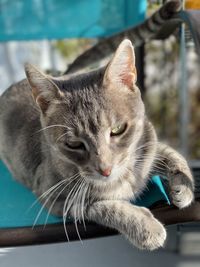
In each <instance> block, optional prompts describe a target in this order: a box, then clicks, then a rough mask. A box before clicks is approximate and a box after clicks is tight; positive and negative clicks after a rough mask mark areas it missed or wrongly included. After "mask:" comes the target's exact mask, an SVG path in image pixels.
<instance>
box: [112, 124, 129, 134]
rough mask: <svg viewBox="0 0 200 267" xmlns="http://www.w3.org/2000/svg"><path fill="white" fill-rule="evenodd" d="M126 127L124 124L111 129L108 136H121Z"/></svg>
mask: <svg viewBox="0 0 200 267" xmlns="http://www.w3.org/2000/svg"><path fill="white" fill-rule="evenodd" d="M126 127H127V125H126V123H124V124H122V125H118V126H116V127H114V128H112V130H111V133H110V136H115V135H121V134H123V133H124V132H125V130H126Z"/></svg>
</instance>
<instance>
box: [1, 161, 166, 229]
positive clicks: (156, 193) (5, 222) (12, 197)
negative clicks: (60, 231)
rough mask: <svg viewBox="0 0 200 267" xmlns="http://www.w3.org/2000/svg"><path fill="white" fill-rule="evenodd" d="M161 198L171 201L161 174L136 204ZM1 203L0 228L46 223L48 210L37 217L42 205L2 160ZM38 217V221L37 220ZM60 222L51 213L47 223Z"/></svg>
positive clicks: (59, 219) (148, 202) (150, 202)
mask: <svg viewBox="0 0 200 267" xmlns="http://www.w3.org/2000/svg"><path fill="white" fill-rule="evenodd" d="M160 200H164V201H165V202H167V203H168V202H169V200H168V197H167V195H166V192H165V189H164V186H163V184H162V180H161V179H160V178H159V176H154V177H153V178H152V179H151V181H150V183H149V185H148V187H147V189H146V190H145V192H144V193H143V194H142V196H140V198H139V199H138V200H137V201H136V203H135V204H137V205H140V206H145V207H149V206H151V205H152V204H154V203H156V202H157V201H160ZM0 203H1V205H0V228H9V227H11V228H12V227H24V226H33V224H34V222H36V225H43V224H45V223H46V218H47V215H48V212H47V210H46V209H43V210H42V212H41V214H40V216H39V217H38V218H37V214H38V212H40V209H41V205H40V204H39V203H38V202H37V201H36V197H35V196H34V195H33V193H32V192H31V191H30V190H28V189H27V188H26V187H24V186H23V185H21V184H20V183H18V182H17V181H15V180H14V179H13V178H12V176H11V174H10V173H9V171H8V169H7V168H6V167H5V165H4V164H3V163H2V162H1V161H0ZM33 203H35V205H33ZM36 218H37V221H35V219H36ZM59 222H62V219H61V218H59V217H55V216H52V215H49V217H48V220H47V224H52V223H59Z"/></svg>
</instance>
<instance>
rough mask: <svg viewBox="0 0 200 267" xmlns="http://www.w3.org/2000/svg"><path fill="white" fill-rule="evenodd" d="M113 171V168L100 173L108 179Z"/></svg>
mask: <svg viewBox="0 0 200 267" xmlns="http://www.w3.org/2000/svg"><path fill="white" fill-rule="evenodd" d="M111 170H112V169H111V168H107V169H104V170H101V169H100V170H99V172H100V173H101V175H103V176H106V177H108V176H109V175H110V174H111Z"/></svg>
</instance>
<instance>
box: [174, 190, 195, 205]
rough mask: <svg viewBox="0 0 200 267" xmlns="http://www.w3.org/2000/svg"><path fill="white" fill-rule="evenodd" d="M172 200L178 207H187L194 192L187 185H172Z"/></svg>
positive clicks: (192, 198)
mask: <svg viewBox="0 0 200 267" xmlns="http://www.w3.org/2000/svg"><path fill="white" fill-rule="evenodd" d="M170 196H171V199H172V202H173V204H174V205H175V206H177V207H178V208H179V209H182V208H185V207H188V206H189V205H190V204H191V203H192V201H193V200H194V193H193V191H192V190H191V188H190V187H188V186H187V185H174V186H172V187H171V191H170Z"/></svg>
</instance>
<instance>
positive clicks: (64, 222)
mask: <svg viewBox="0 0 200 267" xmlns="http://www.w3.org/2000/svg"><path fill="white" fill-rule="evenodd" d="M79 182H80V180H78V181H77V182H76V183H75V184H74V186H73V187H72V189H71V190H70V192H69V194H68V196H67V198H66V199H65V202H64V205H63V226H64V231H65V235H66V237H67V240H68V242H69V235H68V232H67V227H66V218H67V213H68V211H67V209H69V208H68V207H67V205H68V206H69V204H68V200H69V198H70V196H71V194H72V193H73V191H74V190H75V188H76V186H77V184H78V183H79ZM66 211H67V212H66Z"/></svg>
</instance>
